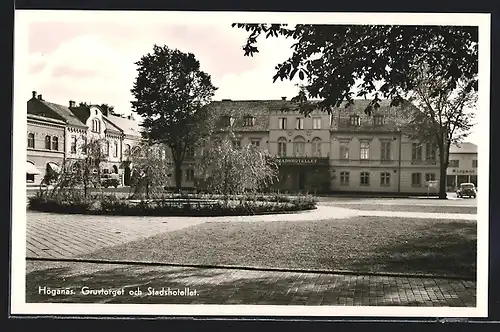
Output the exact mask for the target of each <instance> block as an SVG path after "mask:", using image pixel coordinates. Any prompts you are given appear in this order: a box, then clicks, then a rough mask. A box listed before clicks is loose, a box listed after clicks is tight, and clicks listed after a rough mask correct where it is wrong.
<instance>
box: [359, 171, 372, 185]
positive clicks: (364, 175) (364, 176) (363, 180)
mask: <svg viewBox="0 0 500 332" xmlns="http://www.w3.org/2000/svg"><path fill="white" fill-rule="evenodd" d="M359 184H360V185H362V186H369V185H370V173H368V172H361V174H360V181H359Z"/></svg>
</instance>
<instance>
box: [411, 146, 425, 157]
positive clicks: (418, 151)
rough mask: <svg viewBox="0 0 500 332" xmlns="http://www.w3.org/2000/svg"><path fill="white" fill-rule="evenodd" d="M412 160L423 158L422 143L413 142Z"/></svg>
mask: <svg viewBox="0 0 500 332" xmlns="http://www.w3.org/2000/svg"><path fill="white" fill-rule="evenodd" d="M411 160H422V145H421V144H420V143H412V145H411Z"/></svg>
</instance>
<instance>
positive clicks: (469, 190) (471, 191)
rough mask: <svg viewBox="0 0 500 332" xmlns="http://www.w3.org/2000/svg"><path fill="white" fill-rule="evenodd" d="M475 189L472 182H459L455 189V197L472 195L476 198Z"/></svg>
mask: <svg viewBox="0 0 500 332" xmlns="http://www.w3.org/2000/svg"><path fill="white" fill-rule="evenodd" d="M476 195H477V191H476V186H475V185H474V183H461V184H460V186H459V187H458V189H457V197H464V196H467V197H469V198H470V197H474V198H476Z"/></svg>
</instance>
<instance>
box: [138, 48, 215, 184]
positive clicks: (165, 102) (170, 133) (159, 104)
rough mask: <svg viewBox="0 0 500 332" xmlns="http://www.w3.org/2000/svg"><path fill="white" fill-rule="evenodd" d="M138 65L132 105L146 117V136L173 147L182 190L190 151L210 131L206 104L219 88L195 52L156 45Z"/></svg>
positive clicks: (152, 140)
mask: <svg viewBox="0 0 500 332" xmlns="http://www.w3.org/2000/svg"><path fill="white" fill-rule="evenodd" d="M136 65H137V66H138V68H137V77H136V80H135V82H134V86H133V88H132V90H131V91H132V94H133V95H134V97H135V100H134V101H132V106H133V108H134V110H135V112H137V113H138V114H139V115H141V116H142V118H143V119H144V120H143V122H142V124H141V126H142V127H143V128H144V132H143V136H144V137H145V138H146V139H147V140H148V141H150V142H153V143H162V144H166V145H167V146H168V147H169V148H170V150H171V152H172V154H171V155H172V160H173V162H174V165H175V182H176V187H177V188H178V189H179V188H180V186H181V181H182V179H181V165H182V162H183V161H184V157H185V154H186V151H187V150H188V149H190V148H193V147H194V146H196V145H197V144H198V143H199V141H200V137H202V136H203V135H204V133H205V132H207V131H209V128H208V126H209V124H210V122H209V121H206V119H207V116H208V115H207V109H206V108H205V107H204V106H205V105H207V104H208V103H209V102H210V101H211V99H212V97H213V95H214V93H215V91H216V89H217V88H216V87H215V86H213V85H212V83H211V78H210V75H208V74H207V73H205V72H203V71H201V70H200V63H199V61H198V60H197V59H196V58H195V56H194V55H193V54H192V53H188V54H186V53H183V52H181V51H179V50H177V49H170V48H168V47H167V46H158V45H154V47H153V52H152V53H148V54H146V55H144V56H143V57H142V58H141V59H140V60H139V61H138V62H136Z"/></svg>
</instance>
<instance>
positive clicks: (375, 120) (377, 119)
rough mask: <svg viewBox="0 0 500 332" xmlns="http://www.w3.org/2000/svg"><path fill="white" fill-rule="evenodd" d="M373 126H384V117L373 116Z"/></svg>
mask: <svg viewBox="0 0 500 332" xmlns="http://www.w3.org/2000/svg"><path fill="white" fill-rule="evenodd" d="M373 124H374V125H376V126H381V125H383V124H384V116H383V115H374V116H373Z"/></svg>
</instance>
